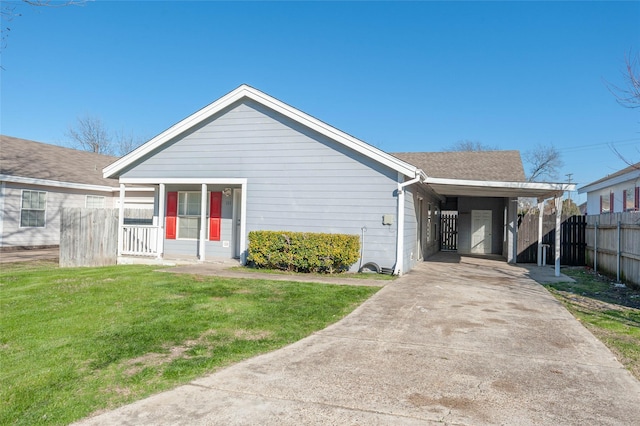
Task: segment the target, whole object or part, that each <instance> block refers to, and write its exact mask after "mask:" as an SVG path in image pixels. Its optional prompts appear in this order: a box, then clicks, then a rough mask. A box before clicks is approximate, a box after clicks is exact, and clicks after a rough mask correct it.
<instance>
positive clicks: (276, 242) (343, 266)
mask: <svg viewBox="0 0 640 426" xmlns="http://www.w3.org/2000/svg"><path fill="white" fill-rule="evenodd" d="M359 257H360V237H359V236H357V235H347V234H320V233H313V232H288V231H251V232H249V255H248V258H247V261H248V262H249V264H250V265H251V266H254V267H256V268H267V269H281V270H285V271H294V272H323V273H334V272H343V271H346V270H348V269H349V267H350V266H351V265H353V264H354V263H356V262H357V261H358V258H359Z"/></svg>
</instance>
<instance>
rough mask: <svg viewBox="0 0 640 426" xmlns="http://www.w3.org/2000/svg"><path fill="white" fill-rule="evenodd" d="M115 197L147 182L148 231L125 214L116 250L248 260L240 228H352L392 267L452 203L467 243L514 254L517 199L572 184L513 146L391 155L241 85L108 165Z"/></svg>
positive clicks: (367, 254) (397, 268) (435, 230)
mask: <svg viewBox="0 0 640 426" xmlns="http://www.w3.org/2000/svg"><path fill="white" fill-rule="evenodd" d="M104 177H105V178H117V179H118V180H119V182H120V184H121V189H122V192H121V194H122V196H124V194H125V193H126V190H127V189H128V187H130V186H131V185H145V186H152V187H154V188H155V192H156V195H155V200H156V204H155V209H154V215H155V223H157V224H159V225H158V227H157V229H156V230H155V233H152V234H153V235H152V238H150V237H149V235H148V234H149V232H148V229H144V230H143V231H144V232H146V234H145V233H143V232H141V231H139V230H138V229H136V227H135V226H131V225H126V224H124V223H121V225H120V226H121V229H122V232H121V233H120V241H119V255H121V259H120V260H121V261H124V260H125V259H124V258H123V257H122V256H123V255H127V254H142V253H136V252H135V250H132V248H131V247H129V246H128V241H131V240H132V239H133V240H136V239H145V238H146V239H147V240H146V242H145V244H142V245H143V246H145V247H151V248H152V250H151V251H152V253H148V252H147V253H145V254H147V255H152V256H156V257H158V258H162V257H163V256H165V255H181V256H185V255H186V256H192V257H193V258H196V256H197V258H199V260H201V261H202V260H205V259H206V258H207V257H208V256H213V257H226V258H232V257H236V258H240V259H241V261H243V262H244V261H245V260H246V255H247V253H246V248H247V242H248V234H249V232H250V231H254V230H287V231H309V232H327V233H346V234H356V235H360V236H361V238H362V243H363V249H362V259H361V262H359V263H358V264H356V265H354V266H353V269H357V268H358V265H359V264H360V263H362V262H364V263H367V262H375V263H377V264H378V265H379V266H380V267H383V268H393V270H394V272H396V273H403V272H406V271H408V270H409V269H411V268H412V267H413V266H414V265H415V263H416V262H418V261H419V260H422V259H424V258H426V257H428V256H429V255H431V254H433V253H435V252H437V251H438V250H439V240H440V236H439V219H440V212H441V210H442V209H445V208H446V210H457V211H459V229H458V232H459V234H460V235H459V242H460V244H459V247H458V250H459V251H460V252H463V253H478V254H498V255H501V256H503V257H504V258H506V259H507V260H508V261H510V262H513V261H515V258H516V244H515V238H516V232H517V202H516V201H517V198H518V197H540V198H549V197H558V196H561V194H562V192H563V191H564V190H566V189H569V188H570V187H573V186H571V185H569V186H568V185H566V184H543V183H528V182H525V179H524V173H523V171H522V162H521V160H520V156H519V154H518V153H517V152H513V151H511V152H486V153H472V152H469V153H455V152H451V153H408V154H396V155H395V156H394V155H391V154H388V153H386V152H383V151H381V150H379V149H377V148H375V147H373V146H371V145H369V144H367V143H365V142H363V141H361V140H358V139H356V138H354V137H353V136H350V135H348V134H346V133H344V132H342V131H340V130H338V129H336V128H334V127H331V126H330V125H328V124H326V123H324V122H322V121H319V120H317V119H316V118H314V117H312V116H310V115H308V114H306V113H304V112H302V111H299V110H297V109H295V108H293V107H291V106H289V105H287V104H285V103H283V102H281V101H279V100H277V99H275V98H273V97H271V96H269V95H267V94H265V93H263V92H260V91H259V90H256V89H254V88H252V87H249V86H246V85H242V86H240V87H238V88H237V89H235V90H234V91H232V92H230V93H228V94H227V95H225V96H223V97H222V98H220V99H218V100H217V101H215V102H213V103H212V104H210V105H208V106H206V107H205V108H203V109H201V110H200V111H198V112H196V113H195V114H193V115H191V116H189V117H187V118H185V119H184V120H182V121H180V122H179V123H177V124H175V125H174V126H172V127H170V128H169V129H168V130H166V131H164V132H163V133H161V134H160V135H158V136H156V137H155V138H153V139H151V140H150V141H149V142H147V143H146V144H144V145H142V146H141V147H139V148H138V149H136V150H135V151H133V152H131V153H130V154H128V155H126V156H125V157H123V158H121V159H119V160H117V161H115V162H114V163H113V164H111V165H109V166H108V167H106V168H105V169H104Z"/></svg>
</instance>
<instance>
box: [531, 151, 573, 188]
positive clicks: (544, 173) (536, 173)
mask: <svg viewBox="0 0 640 426" xmlns="http://www.w3.org/2000/svg"><path fill="white" fill-rule="evenodd" d="M524 161H525V162H526V163H527V164H528V166H529V177H528V181H529V182H538V181H540V180H542V179H544V178H547V179H549V180H553V179H557V178H558V170H559V169H560V168H561V167H562V166H563V165H564V162H563V161H562V158H561V156H560V152H559V151H558V150H557V149H556V148H555V147H554V146H553V145H537V146H536V147H535V148H533V149H531V150H529V151H527V152H525V153H524Z"/></svg>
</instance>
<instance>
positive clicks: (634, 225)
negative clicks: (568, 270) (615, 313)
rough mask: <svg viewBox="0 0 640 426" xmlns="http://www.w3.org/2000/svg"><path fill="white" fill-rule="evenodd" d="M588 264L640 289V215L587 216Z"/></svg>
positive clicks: (627, 213) (630, 213)
mask: <svg viewBox="0 0 640 426" xmlns="http://www.w3.org/2000/svg"><path fill="white" fill-rule="evenodd" d="M586 228H587V229H586V240H587V264H588V265H589V266H591V267H593V269H594V270H596V271H598V272H602V273H604V274H606V275H610V276H612V277H616V279H617V280H618V281H623V282H626V283H628V284H632V285H634V286H636V287H637V286H640V213H638V212H626V213H607V214H601V215H593V216H587V227H586Z"/></svg>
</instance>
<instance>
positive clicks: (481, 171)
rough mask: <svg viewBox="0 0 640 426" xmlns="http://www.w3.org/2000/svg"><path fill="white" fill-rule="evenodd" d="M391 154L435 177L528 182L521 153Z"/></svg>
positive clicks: (454, 152) (452, 152)
mask: <svg viewBox="0 0 640 426" xmlns="http://www.w3.org/2000/svg"><path fill="white" fill-rule="evenodd" d="M391 155H393V156H395V157H397V158H399V159H401V160H404V161H406V162H407V163H411V164H413V165H415V166H416V167H419V168H420V169H422V170H424V172H425V173H426V174H427V176H430V177H434V178H445V179H465V180H486V181H502V182H525V181H526V178H525V175H524V169H523V167H522V160H521V158H520V152H518V151H449V152H399V153H392V154H391Z"/></svg>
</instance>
